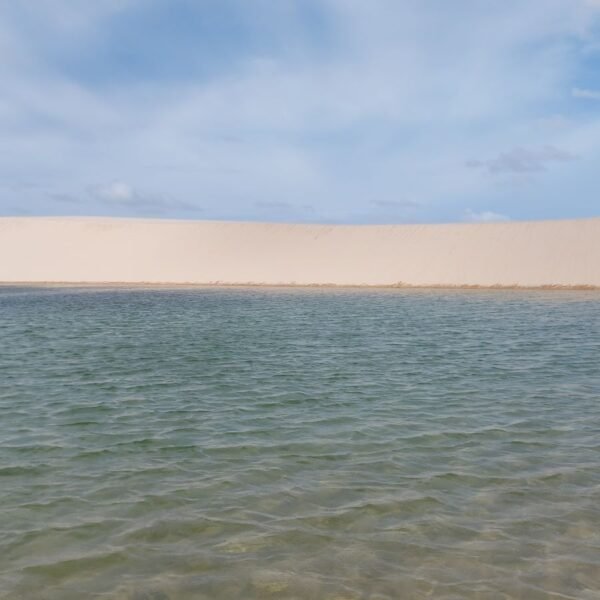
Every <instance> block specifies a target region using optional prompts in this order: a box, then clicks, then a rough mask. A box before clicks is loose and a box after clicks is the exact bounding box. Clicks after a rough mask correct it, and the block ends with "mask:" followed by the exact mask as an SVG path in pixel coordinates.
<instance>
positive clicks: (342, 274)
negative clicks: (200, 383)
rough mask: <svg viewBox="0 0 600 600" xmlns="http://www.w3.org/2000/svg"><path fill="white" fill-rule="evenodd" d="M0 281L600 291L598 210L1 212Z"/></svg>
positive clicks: (599, 224)
mask: <svg viewBox="0 0 600 600" xmlns="http://www.w3.org/2000/svg"><path fill="white" fill-rule="evenodd" d="M0 282H3V283H57V284H58V283H62V284H69V283H77V284H109V283H110V284H140V285H141V284H172V285H175V284H177V285H186V284H194V285H198V284H202V285H272V286H278V285H280V286H360V287H363V286H365V287H368V286H370V287H410V288H412V287H417V288H419V287H442V288H500V289H504V288H544V289H600V218H592V219H580V220H568V221H567V220H565V221H531V222H509V223H489V224H441V225H304V224H283V223H254V222H228V221H177V220H161V219H119V218H104V217H3V218H0Z"/></svg>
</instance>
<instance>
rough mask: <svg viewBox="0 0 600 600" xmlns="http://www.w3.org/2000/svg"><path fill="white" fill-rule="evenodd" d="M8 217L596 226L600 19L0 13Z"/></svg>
mask: <svg viewBox="0 0 600 600" xmlns="http://www.w3.org/2000/svg"><path fill="white" fill-rule="evenodd" d="M0 215H17V216H18V215H73V216H76V215H96V216H117V217H160V218H177V219H225V220H252V221H283V222H322V223H436V222H462V221H473V222H487V221H504V220H532V219H558V218H582V217H590V216H600V0H452V1H449V0H368V1H367V0H96V1H94V2H90V1H89V0H19V1H14V0H0Z"/></svg>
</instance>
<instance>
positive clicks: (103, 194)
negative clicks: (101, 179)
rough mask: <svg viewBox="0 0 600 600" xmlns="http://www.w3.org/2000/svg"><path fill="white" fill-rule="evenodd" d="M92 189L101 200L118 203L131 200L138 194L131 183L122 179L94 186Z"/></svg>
mask: <svg viewBox="0 0 600 600" xmlns="http://www.w3.org/2000/svg"><path fill="white" fill-rule="evenodd" d="M90 191H91V192H92V194H93V195H94V196H96V197H97V198H99V199H100V200H105V201H107V202H115V203H117V204H119V203H125V204H126V203H128V202H131V201H132V200H133V199H134V198H135V197H136V195H137V194H136V193H135V191H134V189H133V188H132V187H131V186H130V185H129V184H127V183H124V182H122V181H114V182H113V183H109V184H108V185H99V186H93V187H92V188H91V189H90Z"/></svg>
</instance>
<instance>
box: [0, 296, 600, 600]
mask: <svg viewBox="0 0 600 600" xmlns="http://www.w3.org/2000/svg"><path fill="white" fill-rule="evenodd" d="M599 365H600V295H599V294H597V293H593V292H498V291H496V292H483V291H481V292H479V291H469V292H459V291H456V292H443V291H436V292H426V291H402V290H389V291H357V290H330V291H326V290H287V291H286V290H260V289H226V290H223V289H221V290H219V289H176V290H169V289H157V290H151V289H134V290H128V289H112V290H111V289H67V288H37V289H27V288H9V287H5V288H0V598H2V599H3V600H9V599H10V600H14V599H27V600H29V599H45V600H70V599H73V600H75V599H77V600H81V599H87V598H94V599H107V600H108V599H115V600H116V599H127V600H167V599H170V600H188V599H189V600H191V599H204V600H207V599H216V600H219V599H228V600H231V599H236V598H243V599H252V598H265V599H275V598H286V599H298V600H300V599H303V600H304V599H315V600H316V599H319V600H320V599H325V600H352V599H370V600H384V599H391V598H394V599H395V598H402V599H404V598H406V599H420V598H440V599H442V598H443V599H457V600H458V599H473V598H479V599H494V600H496V599H506V598H524V599H528V600H530V599H531V600H536V599H565V598H577V599H597V598H600V366H599Z"/></svg>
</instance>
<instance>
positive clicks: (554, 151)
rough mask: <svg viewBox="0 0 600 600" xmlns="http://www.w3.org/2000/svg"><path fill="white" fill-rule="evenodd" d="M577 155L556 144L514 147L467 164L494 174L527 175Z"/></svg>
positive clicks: (572, 158)
mask: <svg viewBox="0 0 600 600" xmlns="http://www.w3.org/2000/svg"><path fill="white" fill-rule="evenodd" d="M575 159H576V156H575V155H574V154H571V153H570V152H566V151H565V150H560V149H559V148H556V147H554V146H545V147H544V148H539V149H533V150H531V149H527V148H513V149H512V150H509V151H508V152H502V153H500V154H499V155H498V156H497V157H495V158H492V159H488V160H469V161H467V166H468V167H470V168H473V169H485V170H487V171H488V172H489V173H492V174H493V175H496V174H503V173H512V174H517V175H527V174H531V173H538V172H540V171H545V170H546V168H547V166H548V165H549V164H550V163H556V162H559V163H561V162H568V161H571V160H575Z"/></svg>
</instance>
